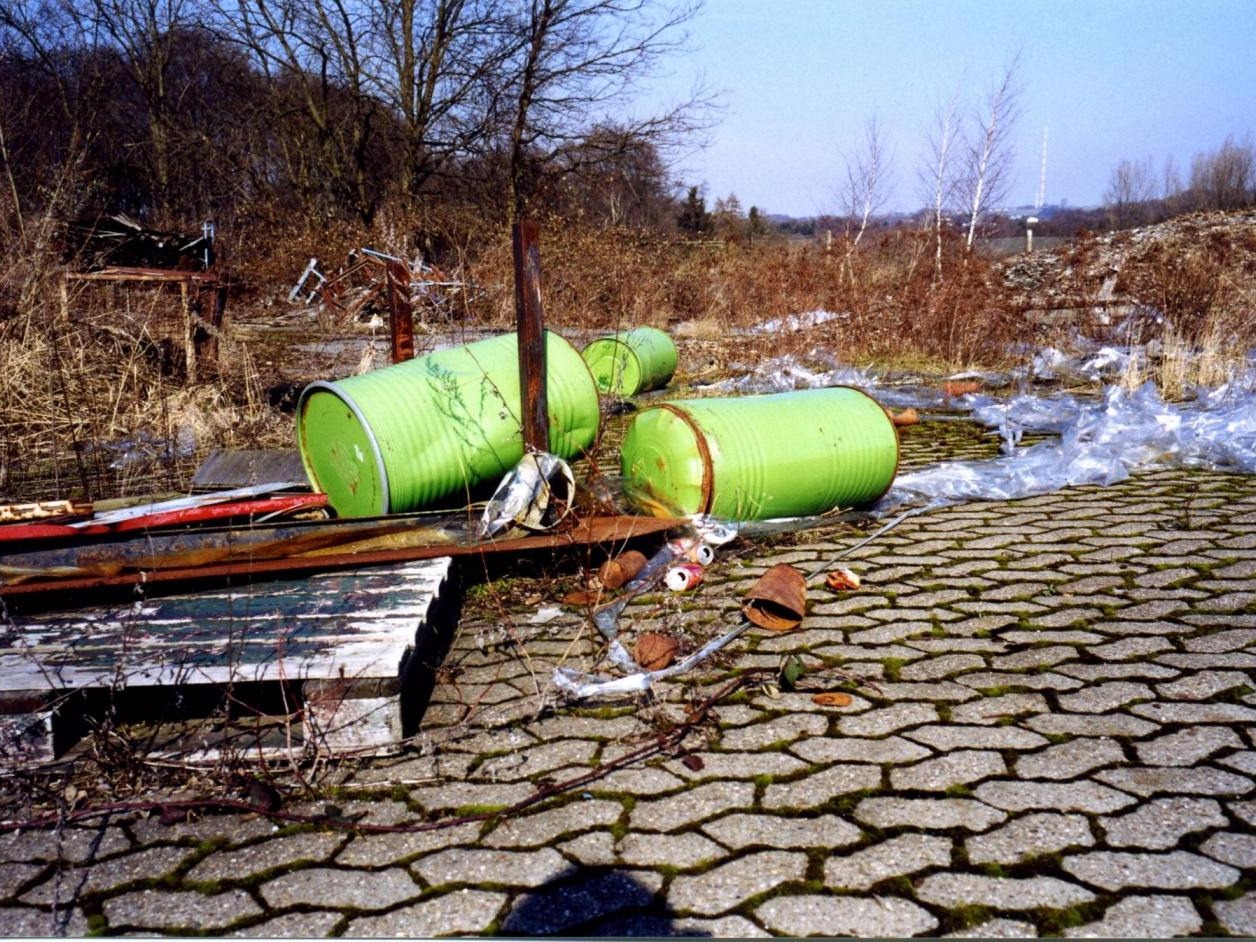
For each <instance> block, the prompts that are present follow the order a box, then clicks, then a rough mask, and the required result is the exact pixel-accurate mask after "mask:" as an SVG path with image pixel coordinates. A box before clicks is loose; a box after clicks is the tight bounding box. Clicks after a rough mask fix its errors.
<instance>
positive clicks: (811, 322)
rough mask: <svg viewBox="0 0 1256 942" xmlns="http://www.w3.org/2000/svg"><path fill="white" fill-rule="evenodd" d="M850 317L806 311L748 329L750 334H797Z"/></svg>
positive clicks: (828, 312) (834, 313)
mask: <svg viewBox="0 0 1256 942" xmlns="http://www.w3.org/2000/svg"><path fill="white" fill-rule="evenodd" d="M848 317H850V315H849V314H838V313H837V312H836V311H823V310H816V311H807V312H805V313H803V314H789V315H787V316H786V317H774V318H772V320H770V321H764V322H763V323H762V324H757V325H755V326H754V327H752V328H750V330H751V333H755V334H779V333H781V332H782V331H784V332H787V333H797V332H798V331H800V330H810V329H811V328H813V327H819V326H820V325H821V324H827V323H828V322H829V321H835V320H843V319H846V318H848Z"/></svg>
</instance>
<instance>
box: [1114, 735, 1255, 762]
mask: <svg viewBox="0 0 1256 942" xmlns="http://www.w3.org/2000/svg"><path fill="white" fill-rule="evenodd" d="M1242 748H1243V740H1242V739H1240V738H1239V736H1238V734H1237V733H1236V732H1234V730H1232V729H1229V728H1228V727H1225V726H1193V727H1190V728H1189V729H1183V730H1179V731H1178V732H1176V733H1166V734H1165V735H1163V736H1157V737H1156V738H1155V739H1150V740H1146V741H1144V742H1140V743H1137V744H1135V746H1134V750H1135V751H1136V752H1137V753H1138V758H1139V759H1140V760H1142V761H1143V762H1144V763H1145V764H1146V765H1195V764H1196V763H1197V762H1199V761H1200V760H1201V759H1204V758H1207V757H1208V756H1210V755H1212V754H1213V753H1215V752H1220V751H1221V750H1222V749H1242Z"/></svg>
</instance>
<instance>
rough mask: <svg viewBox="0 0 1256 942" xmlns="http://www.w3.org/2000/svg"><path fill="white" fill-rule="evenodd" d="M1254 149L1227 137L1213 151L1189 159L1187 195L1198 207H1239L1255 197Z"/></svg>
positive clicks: (1249, 203)
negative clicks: (1189, 169)
mask: <svg viewBox="0 0 1256 942" xmlns="http://www.w3.org/2000/svg"><path fill="white" fill-rule="evenodd" d="M1254 187H1256V150H1254V149H1253V147H1252V143H1251V141H1250V140H1244V141H1243V142H1242V143H1236V142H1235V140H1234V138H1233V137H1227V138H1226V139H1225V143H1224V144H1222V145H1221V147H1220V149H1219V150H1218V151H1217V152H1216V153H1215V154H1197V155H1196V156H1195V158H1194V160H1192V161H1191V187H1190V188H1191V194H1192V196H1193V197H1194V200H1195V204H1196V208H1198V209H1219V210H1227V209H1242V208H1244V207H1246V206H1250V205H1251V204H1252V201H1253V198H1254V197H1256V190H1254V189H1253V188H1254Z"/></svg>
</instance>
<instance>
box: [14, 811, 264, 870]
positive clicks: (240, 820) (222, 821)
mask: <svg viewBox="0 0 1256 942" xmlns="http://www.w3.org/2000/svg"><path fill="white" fill-rule="evenodd" d="M130 828H131V833H132V834H133V835H134V836H135V842H136V845H137V846H141V847H142V846H145V845H148V844H153V843H157V842H162V843H173V842H176V841H189V840H190V841H222V842H224V846H226V847H232V846H235V845H238V844H247V843H249V842H250V841H253V840H255V839H256V838H259V837H270V836H272V835H273V834H274V833H275V825H274V823H273V822H272V821H271V820H270V819H269V818H264V817H260V816H258V815H252V814H249V815H245V814H224V815H210V816H208V817H204V818H197V819H195V820H193V821H179V822H177V823H175V824H164V823H163V822H162V820H161V816H160V815H152V816H151V817H147V818H140V819H139V820H138V821H133V822H131V825H130ZM75 830H77V829H68V830H67V838H68V836H69V834H71V833H73V831H75ZM31 833H34V832H23V835H22V836H23V837H25V836H27V835H28V834H31ZM78 833H79V835H80V836H83V833H84V832H82V831H79V832H78ZM96 833H97V834H99V833H102V832H96ZM104 833H106V834H107V837H106V839H105V840H104V841H103V842H102V846H101V848H100V850H99V851H98V852H97V853H96V854H94V856H95V857H104V856H107V855H108V854H110V853H113V852H115V851H116V850H120V849H122V848H123V847H126V846H127V840H126V836H125V835H124V834H123V833H122V831H121V829H120V828H109V829H108V830H107V832H104ZM5 836H6V837H7V836H9V835H5ZM118 845H120V846H118ZM3 848H4V844H3V839H0V857H2V856H3V853H4V850H3ZM110 848H112V849H110ZM31 859H42V858H39V857H32V858H31ZM66 859H67V860H69V859H70V858H69V857H67V858H66Z"/></svg>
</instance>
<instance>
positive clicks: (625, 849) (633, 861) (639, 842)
mask: <svg viewBox="0 0 1256 942" xmlns="http://www.w3.org/2000/svg"><path fill="white" fill-rule="evenodd" d="M617 851H618V857H619V859H620V860H621V861H623V862H624V863H626V864H627V865H628V866H630V867H658V866H667V867H676V868H678V869H680V870H686V869H688V868H691V867H698V866H701V865H702V864H706V863H712V862H714V861H718V860H720V859H722V858H724V857H727V856H728V851H727V850H725V849H724V848H723V847H721V846H720V845H719V844H717V843H715V842H714V841H712V840H708V839H707V838H705V837H703V836H702V835H701V834H693V833H686V834H627V835H625V836H624V837H623V839H622V840H621V841H620V842H619V844H618V846H617Z"/></svg>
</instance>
